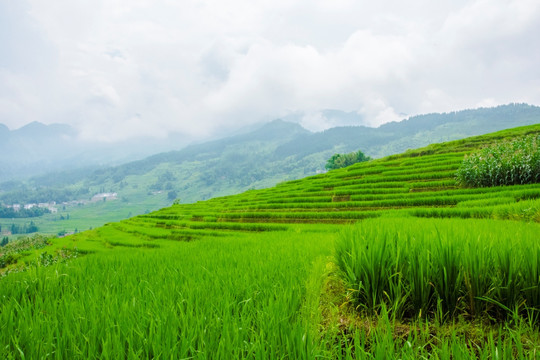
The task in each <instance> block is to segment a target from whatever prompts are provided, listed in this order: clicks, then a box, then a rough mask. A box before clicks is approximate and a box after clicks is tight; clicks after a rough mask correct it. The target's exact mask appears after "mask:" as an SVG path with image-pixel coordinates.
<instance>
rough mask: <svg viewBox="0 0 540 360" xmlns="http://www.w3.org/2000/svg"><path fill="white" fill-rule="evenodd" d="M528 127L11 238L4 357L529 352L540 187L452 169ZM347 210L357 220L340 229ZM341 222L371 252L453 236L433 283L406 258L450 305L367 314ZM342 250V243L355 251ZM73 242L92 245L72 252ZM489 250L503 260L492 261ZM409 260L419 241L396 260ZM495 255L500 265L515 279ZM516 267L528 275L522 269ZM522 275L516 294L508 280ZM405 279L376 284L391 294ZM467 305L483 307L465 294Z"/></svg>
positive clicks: (534, 332) (534, 339) (0, 336)
mask: <svg viewBox="0 0 540 360" xmlns="http://www.w3.org/2000/svg"><path fill="white" fill-rule="evenodd" d="M526 134H540V125H535V126H528V127H522V128H516V129H512V130H506V131H502V132H498V133H494V134H488V135H484V136H479V137H474V138H468V139H464V140H458V141H453V142H449V143H444V144H435V145H430V146H428V147H425V148H421V149H417V150H412V151H408V152H406V153H403V154H400V155H395V156H390V157H387V158H383V159H378V160H373V161H370V162H368V163H362V164H356V165H353V166H351V167H349V168H346V169H340V170H336V171H331V172H328V173H326V174H321V175H317V176H312V177H308V178H305V179H300V180H295V181H290V182H285V183H281V184H278V185H277V186H276V187H273V188H269V189H264V190H251V191H247V192H245V193H243V194H239V195H234V196H226V197H221V198H215V199H212V200H208V201H201V202H198V203H194V204H184V205H173V206H171V207H168V208H165V209H162V210H159V211H156V212H153V213H150V214H147V215H141V216H137V217H134V218H131V219H128V220H124V221H121V222H118V223H109V224H107V225H105V226H103V227H100V228H98V229H95V230H92V231H87V232H83V233H80V234H77V235H75V236H71V237H66V238H63V239H54V240H52V241H50V242H49V243H47V242H35V244H36V245H33V247H34V248H36V249H37V250H36V251H30V250H29V248H26V249H24V250H21V251H20V252H18V253H11V254H8V253H7V252H6V254H8V255H6V256H10V258H9V259H10V261H11V262H15V264H12V265H9V266H11V268H13V267H16V266H17V264H22V263H23V262H28V263H32V261H36V263H37V264H38V265H37V266H30V269H29V270H28V271H26V272H23V273H18V274H10V275H9V276H7V277H5V278H3V279H2V282H3V283H2V287H0V296H4V297H3V299H4V301H3V302H2V303H0V320H2V323H3V324H5V327H4V331H2V332H1V333H0V342H1V343H2V345H3V346H2V347H0V355H3V357H8V355H9V354H10V353H11V354H13V353H17V354H22V355H24V357H27V358H34V357H38V355H39V354H42V353H44V352H45V353H52V352H54V353H55V355H56V356H58V357H60V358H103V357H111V358H118V357H125V358H154V357H164V358H189V357H194V358H231V357H232V358H263V359H266V358H288V357H294V358H298V359H304V358H305V359H308V358H315V357H323V358H336V359H337V358H344V359H354V358H359V357H360V358H361V357H366V358H388V357H389V358H403V359H414V358H420V357H426V358H490V357H492V355H493V353H494V352H495V351H496V352H497V353H499V354H501V357H503V358H513V357H514V358H515V357H517V358H531V359H532V358H534V357H535V356H536V354H537V353H538V351H540V346H539V345H538V344H540V342H539V339H540V333H539V332H538V327H537V325H538V320H540V319H539V317H538V313H537V312H536V310H535V309H534V306H536V305H534V304H535V303H534V301H537V300H538V299H540V296H539V295H540V287H539V285H540V284H535V283H534V282H535V281H537V279H539V278H538V261H537V259H539V258H540V257H539V256H540V245H539V244H538V241H537V234H538V233H539V231H540V225H539V224H537V223H526V222H524V221H513V220H526V221H530V220H533V221H538V220H539V219H540V217H539V214H540V200H539V199H540V184H534V185H523V186H507V187H497V188H479V189H469V188H459V187H457V186H456V183H455V181H454V173H455V170H456V168H457V167H458V166H459V164H460V162H461V160H462V159H463V157H464V156H465V154H467V153H469V152H471V151H472V150H474V149H478V148H479V147H482V146H485V145H487V144H490V143H492V142H493V141H496V140H500V139H509V138H514V137H518V136H523V135H526ZM418 217H437V219H428V220H419V219H417V218H418ZM438 217H459V219H438ZM367 218H372V219H367ZM385 218H386V219H385ZM462 218H465V219H462ZM470 218H482V219H470ZM493 218H497V219H507V220H506V221H501V220H494V219H493ZM508 219H512V220H508ZM450 220H451V221H450ZM350 222H360V226H358V227H351V226H349V225H344V223H350ZM342 230H343V232H342ZM347 234H352V235H355V234H359V235H362V236H364V237H363V238H362V239H360V240H358V242H357V243H358V246H357V249H359V250H362V249H364V250H370V251H371V256H378V255H377V253H376V252H375V251H376V249H377V248H378V246H379V245H380V244H381V243H382V244H389V246H390V245H391V246H395V247H397V246H400V244H401V243H402V242H403V244H404V245H403V246H404V248H403V247H402V248H401V249H403V251H406V249H407V248H408V244H409V243H413V241H415V239H417V238H419V239H423V240H425V241H426V243H427V244H435V245H437V244H439V243H440V244H447V243H451V244H454V245H455V244H457V247H448V248H444V249H445V251H438V252H433V253H430V252H427V253H426V251H424V253H423V254H424V255H426V254H427V255H426V256H427V257H428V258H431V259H434V258H437V257H439V258H442V259H444V261H446V262H444V263H442V267H441V269H439V270H440V274H443V275H441V276H439V275H438V274H439V273H434V274H435V278H436V279H437V280H433V282H431V280H430V282H428V281H427V280H426V281H423V280H424V279H425V278H424V275H423V273H422V272H421V270H422V269H428V270H426V271H428V272H430V271H434V270H433V269H432V268H431V267H429V266H427V265H426V264H424V263H418V266H415V269H419V271H418V272H417V273H416V274H419V279H420V282H421V283H422V284H423V285H422V286H423V289H424V290H426V291H427V294H428V299H427V301H428V302H432V303H433V302H436V301H432V300H430V299H432V297H431V296H432V295H429V291H434V290H431V289H433V288H435V289H436V295H438V296H442V295H444V294H445V293H447V294H448V298H452V299H454V300H456V301H457V302H458V306H456V307H455V308H454V309H451V310H448V308H449V306H448V302H447V301H446V298H445V300H440V301H438V302H436V304H438V306H439V308H440V310H437V311H434V312H433V311H431V310H429V311H426V310H424V311H422V308H420V313H419V314H415V316H414V318H413V319H409V320H407V321H409V322H410V323H409V322H400V319H401V317H399V316H398V315H396V312H395V311H396V309H397V308H395V307H392V308H387V309H384V308H383V309H379V310H380V311H379V310H378V311H377V313H376V314H372V315H369V314H368V315H366V313H365V312H361V311H360V310H361V309H362V308H363V306H364V304H363V303H359V304H358V302H355V296H356V295H355V294H358V293H360V291H359V290H355V291H350V290H348V289H354V287H352V286H360V287H362V285H363V284H367V283H366V282H363V281H355V284H353V285H350V284H346V283H345V282H344V280H343V279H342V278H343V276H344V272H341V271H338V270H337V268H336V266H337V265H336V264H337V263H339V261H340V258H339V257H338V256H339V254H340V252H339V251H337V250H339V248H338V245H339V244H342V245H343V244H344V242H343V238H344V236H345V237H346V236H348V235H347ZM381 234H383V235H388V237H387V238H381V236H382V235H381ZM352 235H351V236H352ZM373 239H375V240H373ZM385 239H386V240H385ZM368 240H369V241H371V243H370V245H369V246H365V245H364V244H365V242H366V241H368ZM377 240H378V241H380V242H377ZM355 243H356V242H352V244H355ZM371 244H373V245H371ZM413 244H416V243H413ZM523 244H525V245H523ZM14 245H15V244H14ZM8 246H11V245H8ZM433 246H434V245H433ZM379 248H380V247H379ZM510 248H511V251H506V249H510ZM4 249H6V248H4ZM373 249H375V251H374V250H373ZM456 249H468V251H469V253H472V254H475V256H476V258H467V259H466V260H467V261H469V260H471V261H470V263H467V266H468V267H470V268H471V269H473V270H474V271H477V272H475V273H474V274H475V276H474V277H470V276H465V277H463V276H461V275H459V276H456V277H454V274H455V273H456V272H455V271H454V270H455V269H462V268H463V266H462V265H459V266H455V264H456V262H455V261H456V260H460V259H461V257H460V256H459V253H458V252H456V251H457V250H456ZM478 249H482V251H478ZM501 249H502V250H501ZM341 250H342V251H341V252H342V253H345V256H348V254H353V253H354V254H356V253H360V251H359V250H358V251H356V250H355V251H356V252H353V251H352V250H349V249H347V248H341ZM4 251H6V250H4ZM460 251H464V250H460ZM92 253H94V254H92ZM385 253H386V252H384V251H383V252H382V253H380V254H383V255H384V254H385ZM380 254H379V255H380ZM513 254H517V255H516V256H515V257H514V256H512V255H513ZM74 255H75V256H80V255H85V256H83V257H81V258H79V259H74V260H70V257H71V256H74ZM492 255H493V256H495V260H493V261H492V262H488V261H485V259H488V258H489V257H490V256H492ZM403 256H404V255H403ZM480 258H481V259H482V261H479V262H475V261H474V260H475V259H477V260H480ZM66 259H67V260H66ZM374 259H375V260H374V261H368V262H367V263H368V264H374V265H373V266H371V269H375V268H376V265H381V264H382V262H381V261H380V260H381V259H383V258H378V259H379V260H377V258H374ZM414 259H416V256H415V254H414V253H413V254H411V255H410V258H409V260H407V261H404V262H405V263H408V261H413V260H414ZM368 260H369V259H368ZM383 260H384V259H383ZM499 264H503V266H502V267H506V268H508V269H510V273H509V276H504V273H502V272H500V271H501V270H504V269H502V267H500V266H499ZM44 265H49V267H44ZM424 265H425V266H424ZM477 265H479V267H478V266H477ZM495 265H497V266H495ZM396 266H397V265H395V264H392V266H382V265H381V266H380V269H378V270H375V271H372V272H371V273H372V274H373V275H374V277H377V276H378V274H387V273H388V272H389V271H391V270H392V269H395V268H396ZM524 266H529V267H526V268H525V267H524ZM517 269H519V271H517ZM439 270H437V271H439ZM535 271H536V272H535ZM478 272H479V273H478ZM467 274H468V273H467ZM478 274H481V276H477V275H478ZM486 274H489V275H490V276H489V278H490V279H492V278H493V279H495V281H496V284H495V286H492V283H488V284H487V286H486V289H487V291H488V292H487V295H485V294H486V293H477V292H468V293H463V294H462V293H456V292H455V291H454V289H456V288H459V287H456V286H454V285H456V284H458V282H459V284H462V283H464V284H465V285H466V286H467V288H468V289H473V290H474V291H477V289H479V290H478V291H481V290H482V289H481V287H482V286H485V285H486V284H485V283H484V282H483V281H482V279H485V278H488V277H486V276H484V275H486ZM499 274H501V275H500V276H499ZM523 274H530V275H531V278H532V279H533V283H525V282H523V281H522V280H521V279H522V276H523ZM349 275H351V276H353V275H354V272H351V273H350V274H349ZM405 275H406V274H402V273H394V274H391V276H390V277H387V276H386V275H384V276H383V277H384V278H385V279H387V280H388V279H389V278H390V279H398V280H399V279H401V278H402V277H403V278H404V276H405ZM440 279H443V280H444V281H443V280H440ZM463 279H465V280H463ZM383 280H384V279H382V280H381V281H383ZM441 281H442V282H441ZM392 284H398V285H399V284H400V283H399V281H398V282H395V281H394V282H392ZM473 285H474V286H473ZM477 285H478V286H480V287H479V288H477V287H476V286H477ZM516 285H520V286H524V289H523V291H521V290H519V289H518V290H516V291H513V289H517V288H516ZM398 290H399V289H397V290H396V288H395V287H394V288H393V290H392V291H391V292H388V291H386V290H385V294H386V295H382V296H385V297H384V299H387V298H388V299H391V300H394V299H397V301H398V302H399V299H400V298H399V296H400V295H399V292H397V291H398ZM422 291H423V290H422ZM471 291H472V290H471ZM374 293H375V292H374ZM441 294H442V295H441ZM475 294H479V295H480V296H476V295H475ZM393 295H396V296H398V297H397V298H396V297H394V296H393ZM496 295H497V296H498V295H502V296H503V297H504V300H501V301H504V303H505V304H508V302H510V303H512V301H514V302H513V303H512V304H514V305H515V306H516V307H515V309H516V310H515V312H512V310H510V311H509V312H508V313H507V312H506V309H509V307H508V306H507V305H504V304H503V306H505V307H506V309H505V308H503V307H499V306H497V305H496V304H495V303H490V302H486V301H485V300H483V299H485V296H490V297H493V296H496ZM407 296H409V295H407ZM433 296H434V295H433ZM479 298H480V299H479ZM497 299H499V298H498V297H497ZM523 299H525V300H523ZM535 299H536V300H535ZM494 301H499V300H494ZM469 302H470V303H471V304H473V305H474V304H476V306H477V307H476V308H475V307H467V308H466V307H465V306H469V305H467V304H469ZM499 303H500V302H499ZM523 304H533V305H532V306H533V308H532V309H531V308H527V306H526V305H525V306H524V305H523ZM463 308H466V309H473V310H474V309H476V310H477V311H479V309H481V308H483V309H484V310H483V311H484V312H486V313H487V314H488V317H487V318H486V319H484V318H480V320H478V321H472V322H470V321H469V320H470V319H473V320H474V319H475V318H474V317H473V316H474V315H475V314H473V313H472V312H471V311H469V312H467V313H466V314H465V315H463V318H460V319H458V320H453V318H452V317H451V316H452V313H453V312H454V311H455V310H456V309H463ZM511 308H512V309H514V307H513V306H512V305H511ZM448 319H450V320H452V321H448ZM505 319H509V320H508V321H507V320H505ZM482 320H486V321H482ZM496 321H501V322H503V323H504V324H502V323H499V322H496ZM490 322H491V323H493V322H495V323H494V324H493V325H490ZM38 324H39V326H38ZM36 344H39V346H38V345H36ZM494 349H496V350H494ZM22 355H21V356H22Z"/></svg>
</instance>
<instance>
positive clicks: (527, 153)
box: [456, 135, 540, 187]
mask: <svg viewBox="0 0 540 360" xmlns="http://www.w3.org/2000/svg"><path fill="white" fill-rule="evenodd" d="M539 142H540V140H539V136H538V135H529V136H526V137H523V138H519V139H514V140H511V141H503V142H499V143H496V144H494V145H492V146H490V147H486V148H484V149H482V150H480V151H478V152H475V153H472V154H471V155H469V156H467V157H465V159H464V160H463V163H462V164H461V167H460V168H459V169H458V171H457V173H456V178H457V181H458V182H459V183H461V184H462V185H465V186H473V187H486V186H499V185H519V184H531V183H538V182H540V149H539Z"/></svg>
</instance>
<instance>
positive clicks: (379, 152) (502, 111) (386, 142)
mask: <svg viewBox="0 0 540 360" xmlns="http://www.w3.org/2000/svg"><path fill="white" fill-rule="evenodd" d="M335 114H336V112H335V111H334V113H333V115H334V116H335ZM539 122H540V108H539V107H536V106H531V105H526V104H511V105H504V106H499V107H495V108H481V109H476V110H465V111H458V112H452V113H444V114H427V115H420V116H414V117H411V118H409V119H407V120H404V121H401V122H392V123H387V124H384V125H382V126H380V127H378V128H369V127H364V126H345V127H335V128H331V129H328V130H326V131H323V132H316V133H313V132H310V131H308V130H305V129H304V128H302V127H301V126H300V125H298V124H296V123H291V122H287V121H283V120H275V121H273V122H270V123H268V124H266V125H264V126H262V127H259V128H256V129H255V130H252V131H250V132H247V133H243V134H239V135H235V136H231V137H227V138H224V139H220V140H215V141H210V142H206V143H202V144H196V145H190V146H187V147H185V148H184V149H181V150H178V151H169V152H165V153H160V154H157V155H153V156H150V157H147V158H144V159H142V160H138V161H133V162H129V163H126V164H122V165H119V166H113V167H102V168H99V169H93V170H89V169H86V170H78V171H67V170H66V171H64V172H62V173H54V172H53V173H50V174H48V175H46V176H40V177H34V178H33V179H31V180H29V181H27V182H25V183H24V192H23V191H19V192H18V194H19V196H22V194H23V193H24V194H32V193H33V192H36V193H39V192H40V191H41V190H40V189H42V188H51V187H52V188H62V187H67V186H69V187H70V189H72V190H73V191H74V192H73V193H74V194H77V191H75V190H76V189H84V192H83V193H85V194H87V193H88V194H90V195H91V194H94V193H98V192H100V191H102V192H103V191H111V192H118V193H119V194H122V193H126V194H127V195H126V196H127V198H129V200H132V201H141V199H143V198H145V197H147V196H151V194H155V193H158V192H167V193H171V194H173V195H174V194H176V196H175V197H180V198H181V199H182V201H183V202H192V201H197V200H202V199H207V198H210V197H214V196H220V195H227V194H233V193H238V192H241V191H245V190H248V189H250V188H261V187H267V186H271V185H274V184H276V183H277V182H280V181H285V180H292V179H297V178H301V177H305V176H308V175H312V174H316V173H318V172H322V171H324V165H325V163H326V160H327V159H328V158H329V157H330V156H332V155H333V154H334V153H337V152H340V153H345V152H351V151H356V150H362V151H363V152H364V153H365V154H367V155H369V156H372V157H381V156H385V155H390V154H394V153H399V152H403V151H405V150H407V149H409V148H418V147H421V146H425V145H428V144H430V143H434V142H442V141H448V140H454V139H460V138H464V137H469V136H473V135H479V134H484V133H489V132H493V131H497V130H502V129H506V128H512V127H516V126H521V125H530V124H535V123H539ZM33 127H36V128H37V125H33ZM54 129H55V131H56V130H58V132H57V133H56V134H58V133H61V132H63V133H66V132H67V131H68V129H67V128H54ZM34 130H35V129H32V128H31V129H27V130H25V131H27V132H30V133H31V132H32V131H34ZM55 131H52V130H51V131H50V133H51V134H53V133H55ZM5 133H6V131H5V129H4V130H0V136H5ZM54 136H57V135H54ZM54 136H53V137H54ZM42 141H45V140H42ZM18 186H19V185H17V183H9V184H8V183H4V184H0V192H1V191H3V192H4V193H3V194H0V195H1V196H0V201H2V202H4V203H8V199H10V200H16V196H14V195H13V194H15V193H16V192H17V189H18ZM19 190H20V188H19ZM10 194H11V195H10ZM27 196H29V195H27ZM170 197H172V195H171V196H170ZM167 201H168V202H169V203H170V199H164V203H163V204H162V205H163V206H165V205H167ZM20 202H24V201H20Z"/></svg>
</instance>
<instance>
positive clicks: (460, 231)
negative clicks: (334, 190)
mask: <svg viewBox="0 0 540 360" xmlns="http://www.w3.org/2000/svg"><path fill="white" fill-rule="evenodd" d="M474 227H475V229H474V231H471V230H472V229H471V227H470V223H469V224H467V223H464V222H463V221H456V220H447V221H433V220H429V221H428V220H412V219H399V220H396V219H384V221H383V220H378V221H376V222H364V223H362V224H361V225H360V226H357V227H353V228H351V229H348V230H347V231H345V232H344V233H343V234H342V236H341V238H340V239H339V241H338V242H337V243H336V261H337V264H338V265H339V269H340V270H341V271H342V272H343V274H344V276H345V278H346V281H347V288H348V289H351V291H352V294H351V296H352V297H353V299H354V303H355V305H356V307H357V308H358V309H360V310H361V311H362V312H365V313H367V314H369V315H372V314H377V313H380V312H381V308H383V307H385V308H386V309H387V311H388V312H389V313H390V315H391V316H393V317H395V318H396V319H398V320H404V319H408V320H411V319H418V318H423V317H426V318H429V319H430V320H434V319H437V320H439V321H446V320H451V319H454V318H458V317H460V316H461V317H467V318H471V319H474V318H477V319H478V318H479V319H481V320H491V321H500V322H504V320H507V319H511V318H512V317H515V316H522V317H523V318H524V319H527V320H528V321H530V322H531V323H533V324H538V325H540V286H539V285H540V284H539V281H540V243H538V241H537V240H538V233H537V231H538V226H523V224H520V223H513V224H509V223H507V222H493V221H490V222H485V221H482V222H481V221H477V222H475V223H474Z"/></svg>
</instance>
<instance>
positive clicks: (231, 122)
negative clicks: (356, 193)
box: [0, 0, 540, 140]
mask: <svg viewBox="0 0 540 360" xmlns="http://www.w3.org/2000/svg"><path fill="white" fill-rule="evenodd" d="M539 34H540V1H538V0H517V1H502V0H481V1H461V0H446V1H433V0H409V1H401V0H384V1H372V0H370V1H354V0H178V1H173V0H51V1H43V0H0V123H4V124H6V125H7V126H8V127H10V128H11V129H15V128H18V127H21V126H23V125H24V124H27V123H29V122H32V121H40V122H44V123H68V124H71V125H73V126H75V127H76V128H78V129H79V130H80V131H81V132H82V134H83V135H84V136H86V137H91V138H99V139H104V140H116V139H121V138H126V137H130V136H134V135H140V134H146V135H149V134H150V135H155V136H164V135H165V134H166V133H167V132H169V131H177V132H183V133H185V134H187V135H189V136H193V137H198V138H204V137H206V136H211V135H214V136H215V135H216V134H219V133H220V132H223V131H224V130H225V129H232V128H236V127H240V126H245V125H251V124H255V123H261V122H265V121H269V120H272V119H275V118H278V117H283V116H286V115H289V114H292V113H293V114H294V113H296V114H298V113H301V114H303V115H302V116H301V117H300V118H301V123H302V124H303V125H304V126H306V127H307V128H310V129H312V130H320V129H324V128H325V127H328V126H329V125H330V123H331V121H330V119H325V118H324V116H322V115H321V112H320V111H321V110H324V109H339V110H343V111H348V112H349V111H354V112H358V114H359V115H360V116H361V118H362V119H363V120H362V122H363V124H365V125H370V126H377V125H380V124H382V123H384V122H387V121H393V120H400V119H403V118H404V117H407V116H409V115H415V114H421V113H427V112H445V111H452V110H459V109H465V108H474V107H479V106H492V105H497V104H505V103H509V102H527V103H530V104H535V105H539V104H540V36H539ZM359 125H360V124H359Z"/></svg>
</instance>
